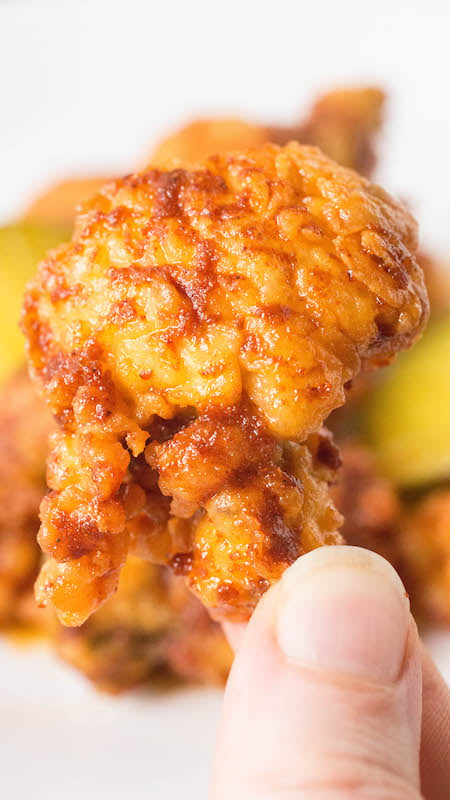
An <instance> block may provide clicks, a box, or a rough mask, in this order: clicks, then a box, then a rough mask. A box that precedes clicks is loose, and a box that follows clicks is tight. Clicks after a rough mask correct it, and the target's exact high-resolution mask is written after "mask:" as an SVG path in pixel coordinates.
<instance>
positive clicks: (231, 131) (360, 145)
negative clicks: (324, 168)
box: [150, 87, 385, 175]
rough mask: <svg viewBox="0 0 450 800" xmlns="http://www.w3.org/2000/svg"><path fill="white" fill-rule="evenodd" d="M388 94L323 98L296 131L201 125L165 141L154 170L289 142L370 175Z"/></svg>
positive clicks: (227, 121)
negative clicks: (314, 149)
mask: <svg viewBox="0 0 450 800" xmlns="http://www.w3.org/2000/svg"><path fill="white" fill-rule="evenodd" d="M384 99H385V97H384V93H383V92H382V91H381V90H380V89H375V88H370V87H368V88H349V89H338V90H335V91H331V92H328V93H327V94H325V95H323V96H322V97H319V99H318V100H317V102H316V103H315V104H314V106H313V108H312V110H311V112H310V114H309V116H308V117H307V118H306V119H305V120H303V121H302V122H300V123H299V124H298V125H293V126H292V127H283V126H281V125H272V126H266V125H256V124H252V123H249V122H245V121H244V120H240V119H235V118H222V119H220V118H219V119H204V120H196V121H195V122H192V123H190V124H189V125H186V126H184V127H183V128H181V129H180V130H178V131H176V132H175V133H174V134H172V135H171V136H169V137H167V139H164V140H163V141H162V142H161V143H160V144H159V145H158V146H157V147H156V149H155V150H154V152H153V153H152V156H151V159H150V161H151V164H152V165H153V166H159V167H164V166H167V165H168V164H170V163H171V161H173V160H178V161H182V162H183V164H184V165H186V164H196V163H198V162H199V161H202V160H203V159H204V158H207V157H208V156H210V155H213V154H214V153H225V152H231V151H233V150H246V149H248V148H251V147H260V146H262V145H264V144H265V143H266V142H274V143H275V144H280V145H285V144H287V143H288V142H290V141H298V142H300V143H302V144H313V145H316V146H317V147H320V148H321V150H323V152H324V153H326V154H327V155H329V156H330V157H331V158H333V159H334V160H335V161H337V162H338V163H339V164H343V165H344V166H346V167H352V169H355V170H357V172H360V173H361V174H362V175H370V174H371V172H372V169H373V167H374V165H375V151H374V144H375V138H376V134H377V133H378V130H379V128H380V126H381V122H382V116H383V114H382V112H383V105H384Z"/></svg>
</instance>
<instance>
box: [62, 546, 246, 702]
mask: <svg viewBox="0 0 450 800" xmlns="http://www.w3.org/2000/svg"><path fill="white" fill-rule="evenodd" d="M51 634H52V644H53V646H54V647H55V648H56V651H57V652H58V654H59V655H60V656H62V658H64V659H65V660H66V661H68V662H70V663H71V664H72V665H73V666H74V667H76V669H78V670H79V671H80V672H82V673H83V674H84V675H86V676H87V677H88V678H89V679H90V680H91V681H92V682H93V683H94V684H95V686H96V687H97V688H99V689H102V690H104V691H108V692H113V693H117V692H120V691H123V690H125V689H129V688H131V687H133V686H136V685H142V684H147V685H148V684H154V683H155V681H157V680H158V679H167V677H172V678H176V679H178V680H182V681H189V682H194V683H208V684H222V683H224V682H225V679H226V676H227V674H228V671H229V669H230V666H231V660H232V655H231V651H230V648H229V646H228V644H227V642H226V640H225V636H224V635H223V633H222V631H221V629H220V627H219V625H217V624H216V623H214V622H212V620H211V619H210V618H209V616H208V614H207V613H206V612H205V610H204V608H203V607H202V606H201V604H200V602H199V601H198V600H197V599H196V598H195V597H194V596H193V595H192V594H191V592H189V591H188V590H187V589H186V587H185V585H184V581H182V579H180V578H176V577H174V576H173V575H172V574H171V573H170V572H169V570H168V569H166V568H164V567H160V566H156V565H154V564H149V563H147V562H145V561H142V560H141V559H138V558H132V557H130V558H128V560H127V563H126V565H125V567H124V569H123V570H122V573H121V576H120V585H119V590H118V592H117V593H116V594H115V595H114V597H112V598H111V599H110V600H109V601H108V603H106V604H105V605H104V606H103V608H101V609H100V610H99V611H98V612H97V613H96V614H93V616H92V617H91V618H90V619H89V620H87V621H86V622H85V623H84V624H83V625H81V627H79V628H65V627H63V626H61V625H60V624H58V623H56V622H55V624H54V626H53V629H52V631H51Z"/></svg>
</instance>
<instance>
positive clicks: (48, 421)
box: [0, 370, 54, 627]
mask: <svg viewBox="0 0 450 800" xmlns="http://www.w3.org/2000/svg"><path fill="white" fill-rule="evenodd" d="M53 428H54V422H53V420H52V418H51V415H50V414H49V412H48V410H47V408H46V407H45V405H44V404H43V403H42V402H41V401H38V400H37V399H36V396H35V393H34V391H32V387H31V384H30V381H29V378H28V376H27V375H26V372H25V370H23V372H20V373H18V374H17V375H16V376H14V377H13V378H12V379H10V380H9V381H8V382H7V383H6V384H5V385H4V386H3V387H2V389H1V392H0V452H1V454H2V457H1V459H0V627H9V626H15V625H20V624H25V625H33V624H34V623H35V621H36V608H35V603H34V597H33V585H34V581H35V580H36V577H37V574H38V570H39V565H40V562H41V553H40V550H39V547H38V545H37V542H36V535H37V532H38V530H39V518H38V509H39V503H40V502H41V498H42V495H43V494H44V492H45V457H46V453H47V439H48V436H49V433H50V431H51V430H53Z"/></svg>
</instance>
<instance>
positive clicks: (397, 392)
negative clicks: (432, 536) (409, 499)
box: [364, 316, 450, 488]
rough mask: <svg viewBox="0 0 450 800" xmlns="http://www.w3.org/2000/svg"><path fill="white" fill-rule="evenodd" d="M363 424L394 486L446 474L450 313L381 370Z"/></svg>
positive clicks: (449, 466) (449, 472)
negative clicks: (383, 370) (378, 382)
mask: <svg viewBox="0 0 450 800" xmlns="http://www.w3.org/2000/svg"><path fill="white" fill-rule="evenodd" d="M364 427H365V429H366V432H367V435H368V438H369V441H370V443H371V445H372V446H373V448H374V449H375V451H376V453H377V455H378V458H379V462H380V466H381V468H382V469H383V471H384V472H385V474H386V475H387V476H389V477H390V478H391V479H392V480H394V481H395V483H397V484H398V485H399V486H402V487H405V488H408V487H417V486H420V485H421V484H422V485H423V484H429V483H432V482H435V481H440V480H443V479H446V478H450V317H448V316H447V317H445V318H444V319H441V320H439V321H437V322H433V323H432V324H431V325H430V326H429V327H428V329H427V330H426V332H425V334H424V336H423V338H422V339H421V341H420V342H419V343H418V344H417V345H415V347H413V348H412V349H411V350H410V351H409V352H407V353H404V354H402V355H401V356H400V357H399V358H398V360H397V361H396V362H395V364H393V365H392V366H391V367H389V369H388V370H386V372H385V374H384V376H383V378H382V379H381V382H380V384H379V385H378V387H377V388H376V389H375V390H374V392H373V394H372V396H371V398H370V400H369V403H368V406H367V409H366V418H365V426H364Z"/></svg>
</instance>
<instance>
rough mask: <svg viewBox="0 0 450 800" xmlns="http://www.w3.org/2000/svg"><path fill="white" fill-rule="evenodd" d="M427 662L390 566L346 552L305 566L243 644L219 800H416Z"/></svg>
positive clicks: (221, 758) (263, 610)
mask: <svg viewBox="0 0 450 800" xmlns="http://www.w3.org/2000/svg"><path fill="white" fill-rule="evenodd" d="M420 663H421V662H420V651H419V645H418V637H417V632H416V629H415V626H414V623H413V621H412V618H411V616H410V613H409V604H408V599H407V595H406V593H405V590H404V588H403V585H402V583H401V581H400V578H399V577H398V575H397V574H396V572H395V571H394V570H393V569H392V567H391V566H390V565H389V564H388V562H387V561H385V560H384V559H382V558H381V557H380V556H378V555H376V554H374V553H371V552H369V551H367V550H363V549H361V548H356V547H343V546H339V547H323V548H319V549H317V550H315V551H313V552H311V553H309V554H307V555H305V556H302V558H300V559H299V560H298V561H297V562H296V563H295V564H294V565H293V566H292V567H290V568H289V569H288V570H287V571H286V573H285V574H284V576H283V578H282V579H281V581H280V582H279V583H278V584H277V585H276V586H274V587H272V589H271V590H270V591H269V592H268V593H267V594H266V595H265V597H264V598H263V600H262V601H261V603H260V604H259V606H258V608H257V609H256V611H255V613H254V615H253V617H252V619H251V621H250V623H249V625H248V627H247V630H246V631H245V634H244V635H243V637H242V641H241V644H240V647H239V650H238V653H237V656H236V659H235V663H234V665H233V669H232V671H231V675H230V678H229V682H228V686H227V690H226V693H225V700H224V710H223V718H222V725H221V731H220V734H219V742H218V750H217V756H216V766H215V773H214V779H213V790H212V798H214V800H226V799H227V800H228V798H230V797H232V798H233V800H244V798H245V800H256V798H257V800H278V798H283V800H294V798H295V800H300V798H308V799H309V798H311V800H312V798H321V800H322V798H323V799H325V798H331V797H332V798H333V799H334V798H336V800H338V799H339V798H348V797H350V796H351V797H352V798H357V797H358V798H359V797H361V798H369V797H370V798H372V797H373V798H374V800H375V798H376V800H387V798H390V799H391V800H393V798H395V800H402V798H405V800H406V798H408V800H414V798H419V797H420V796H421V795H420V790H419V745H420V722H421V671H420V670H421V667H420Z"/></svg>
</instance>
